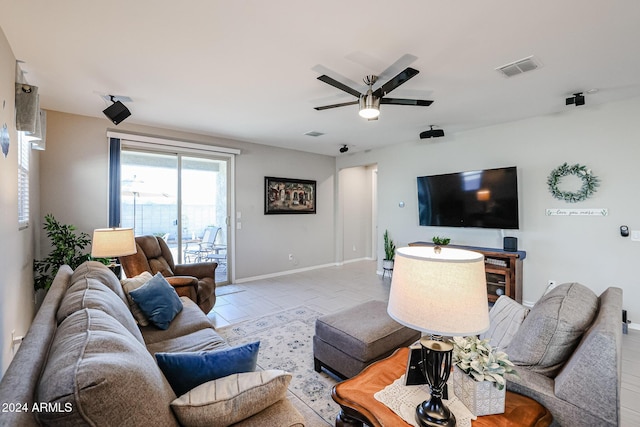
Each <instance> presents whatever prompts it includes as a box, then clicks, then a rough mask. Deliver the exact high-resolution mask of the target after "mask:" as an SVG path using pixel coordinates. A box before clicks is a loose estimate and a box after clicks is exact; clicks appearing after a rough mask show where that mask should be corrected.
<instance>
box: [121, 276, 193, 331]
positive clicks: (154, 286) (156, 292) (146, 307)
mask: <svg viewBox="0 0 640 427" xmlns="http://www.w3.org/2000/svg"><path fill="white" fill-rule="evenodd" d="M129 295H130V296H131V298H132V299H133V300H134V301H135V303H136V304H138V307H140V310H141V311H142V312H143V313H144V314H145V316H147V318H149V321H150V322H151V323H153V324H154V325H156V326H157V327H158V328H160V329H168V328H169V324H170V323H171V321H172V320H173V319H174V318H175V317H176V316H177V315H178V313H180V312H181V311H182V301H180V297H179V296H178V294H177V293H176V290H175V289H173V286H171V285H170V284H169V282H167V280H166V279H165V278H164V277H162V274H160V273H158V274H156V275H155V276H153V278H152V279H151V280H149V281H148V282H147V283H145V284H144V285H142V286H140V287H139V288H138V289H134V290H133V291H131V292H129Z"/></svg>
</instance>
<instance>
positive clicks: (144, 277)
mask: <svg viewBox="0 0 640 427" xmlns="http://www.w3.org/2000/svg"><path fill="white" fill-rule="evenodd" d="M151 279H153V276H152V275H151V273H149V272H148V271H145V272H142V273H140V274H138V275H137V276H135V277H132V278H128V279H122V280H120V284H122V289H124V293H125V294H126V295H127V301H128V302H129V310H131V314H133V317H135V319H136V321H137V322H138V325H140V326H148V325H149V319H147V316H145V315H144V313H143V312H142V311H141V310H140V307H138V304H136V302H135V301H134V300H133V298H131V295H129V292H131V291H133V290H135V289H138V288H139V287H140V286H142V285H144V284H145V283H147V282H148V281H149V280H151Z"/></svg>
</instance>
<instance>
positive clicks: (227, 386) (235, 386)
mask: <svg viewBox="0 0 640 427" xmlns="http://www.w3.org/2000/svg"><path fill="white" fill-rule="evenodd" d="M290 381H291V374H289V373H287V372H285V371H281V370H275V369H274V370H268V371H259V372H247V373H240V374H234V375H229V376H227V377H224V378H220V379H218V380H215V381H209V382H206V383H204V384H202V385H199V386H198V387H196V388H194V389H193V390H191V391H189V392H187V393H186V394H184V395H182V396H180V397H179V398H177V399H176V400H174V401H173V402H171V408H172V409H173V412H174V413H175V414H176V417H178V420H180V424H182V425H184V426H228V425H230V424H233V423H236V422H238V421H241V420H244V419H245V418H248V417H250V416H252V415H254V414H257V413H258V412H260V411H262V410H264V409H266V408H267V407H269V406H271V405H273V404H274V403H276V402H277V401H279V400H281V399H283V398H284V397H285V395H286V392H287V387H288V385H289V382H290Z"/></svg>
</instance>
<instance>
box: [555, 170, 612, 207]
mask: <svg viewBox="0 0 640 427" xmlns="http://www.w3.org/2000/svg"><path fill="white" fill-rule="evenodd" d="M567 175H575V176H577V177H578V178H580V179H581V180H582V187H580V190H579V191H576V192H573V191H560V190H559V189H558V183H559V182H560V180H561V178H562V177H565V176H567ZM599 182H600V180H599V179H598V177H596V176H595V175H593V174H592V173H591V170H590V169H587V167H586V166H583V165H579V164H577V163H576V164H575V165H572V166H569V165H568V164H567V163H564V164H562V165H561V166H558V167H557V168H555V169H554V170H552V171H551V173H550V174H549V178H547V184H548V185H549V191H550V192H551V194H552V195H553V197H555V198H556V199H559V200H564V201H565V202H569V203H576V202H581V201H583V200H585V199H587V198H588V197H591V195H592V194H593V193H594V192H595V191H596V187H598V186H599V185H600V184H599Z"/></svg>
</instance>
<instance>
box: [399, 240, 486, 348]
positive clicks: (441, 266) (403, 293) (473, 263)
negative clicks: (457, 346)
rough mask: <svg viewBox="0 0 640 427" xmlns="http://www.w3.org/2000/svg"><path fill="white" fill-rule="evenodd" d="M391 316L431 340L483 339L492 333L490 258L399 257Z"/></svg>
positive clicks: (447, 252) (428, 252)
mask: <svg viewBox="0 0 640 427" xmlns="http://www.w3.org/2000/svg"><path fill="white" fill-rule="evenodd" d="M387 312H388V313H389V315H390V316H391V317H392V318H393V319H395V320H396V321H397V322H399V323H401V324H403V325H405V326H408V327H410V328H412V329H416V330H419V331H422V332H425V333H429V334H436V335H444V336H467V335H477V334H480V333H482V332H484V331H486V330H487V329H489V306H488V302H487V285H486V277H485V270H484V255H482V254H480V253H477V252H472V251H466V250H462V249H452V248H446V247H443V248H442V250H441V252H440V253H436V252H434V248H433V247H429V246H412V247H407V248H400V249H398V250H397V251H396V256H395V263H394V267H393V278H392V281H391V291H390V294H389V305H388V307H387Z"/></svg>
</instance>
